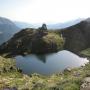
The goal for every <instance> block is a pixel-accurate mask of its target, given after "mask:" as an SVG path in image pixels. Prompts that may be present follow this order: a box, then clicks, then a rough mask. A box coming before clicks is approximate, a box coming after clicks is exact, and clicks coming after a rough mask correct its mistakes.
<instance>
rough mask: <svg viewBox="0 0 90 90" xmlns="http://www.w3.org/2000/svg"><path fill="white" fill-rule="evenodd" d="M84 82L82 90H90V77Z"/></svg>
mask: <svg viewBox="0 0 90 90" xmlns="http://www.w3.org/2000/svg"><path fill="white" fill-rule="evenodd" d="M82 82H83V83H82V85H81V87H80V90H90V77H86V78H84V79H83V81H82Z"/></svg>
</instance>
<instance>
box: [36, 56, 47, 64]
mask: <svg viewBox="0 0 90 90" xmlns="http://www.w3.org/2000/svg"><path fill="white" fill-rule="evenodd" d="M36 57H37V60H40V61H41V62H43V63H46V55H36Z"/></svg>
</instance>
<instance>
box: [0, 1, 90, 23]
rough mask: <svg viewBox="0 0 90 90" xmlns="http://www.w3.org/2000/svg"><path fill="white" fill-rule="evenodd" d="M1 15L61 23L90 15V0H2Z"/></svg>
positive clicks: (29, 20) (33, 21)
mask: <svg viewBox="0 0 90 90" xmlns="http://www.w3.org/2000/svg"><path fill="white" fill-rule="evenodd" d="M0 16H1V17H6V18H8V19H10V20H13V21H21V22H28V23H58V22H59V23H60V22H67V21H70V20H75V19H78V18H88V17H90V0H0Z"/></svg>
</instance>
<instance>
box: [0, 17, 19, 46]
mask: <svg viewBox="0 0 90 90" xmlns="http://www.w3.org/2000/svg"><path fill="white" fill-rule="evenodd" d="M19 30H20V28H18V27H17V26H16V25H15V24H14V23H13V22H12V21H10V20H9V19H6V18H3V17H0V44H1V43H3V42H5V41H7V40H8V39H10V38H11V37H12V35H13V34H14V33H16V32H18V31H19Z"/></svg>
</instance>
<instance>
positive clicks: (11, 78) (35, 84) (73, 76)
mask: <svg viewBox="0 0 90 90" xmlns="http://www.w3.org/2000/svg"><path fill="white" fill-rule="evenodd" d="M0 90H90V63H88V64H87V65H86V66H84V67H80V68H76V69H66V70H65V71H64V72H61V73H58V74H53V75H51V76H42V75H39V74H32V75H29V76H27V75H25V74H22V72H21V71H20V70H19V69H17V68H16V66H15V61H14V60H12V59H9V58H7V59H5V58H3V57H0Z"/></svg>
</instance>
